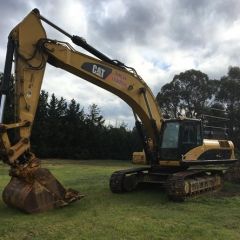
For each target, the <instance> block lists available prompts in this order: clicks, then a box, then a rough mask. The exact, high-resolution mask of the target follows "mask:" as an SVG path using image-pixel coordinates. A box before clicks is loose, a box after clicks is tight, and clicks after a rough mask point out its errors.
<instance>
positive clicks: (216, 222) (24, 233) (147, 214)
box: [0, 160, 240, 240]
mask: <svg viewBox="0 0 240 240" xmlns="http://www.w3.org/2000/svg"><path fill="white" fill-rule="evenodd" d="M43 166H45V167H47V168H49V169H50V170H51V171H52V173H53V174H54V175H55V176H56V177H57V178H58V179H59V180H60V181H61V182H62V183H63V184H64V186H66V187H72V188H75V189H76V190H79V191H81V192H82V193H84V194H85V195H86V197H85V198H83V199H82V200H81V201H79V202H76V203H73V204H71V205H70V206H68V207H65V208H62V209H55V210H52V211H49V212H45V213H41V214H35V215H28V214H24V213H22V212H20V211H18V210H16V209H11V208H8V207H6V205H5V204H4V203H3V201H2V200H0V239H11V240H14V239H18V240H19V239H24V240H28V239H44V240H45V239H46V240H47V239H81V240H82V239H104V240H105V239H168V240H172V239H178V240H181V239H183V240H188V239H189V240H195V239H211V240H212V239H222V240H226V239H228V240H230V239H233V240H236V239H240V224H239V223H240V195H239V194H238V192H239V193H240V187H239V186H238V185H233V184H230V183H228V184H227V185H226V186H225V188H224V192H223V194H216V195H208V196H204V197H201V198H197V199H193V200H188V201H186V202H183V203H173V202H169V201H168V199H167V197H166V194H165V193H164V192H163V191H161V190H160V189H158V188H153V187H151V188H149V189H139V190H137V191H136V192H132V193H127V194H120V195H118V194H112V193H111V192H110V191H109V187H108V181H109V176H110V175H111V173H112V172H113V171H115V170H119V169H122V168H128V167H130V166H131V165H130V164H129V163H126V162H121V161H75V162H74V161H56V160H54V161H44V164H43ZM7 169H8V168H7V166H4V165H1V164H0V192H2V190H3V188H4V186H5V185H6V184H7V182H8V180H9V177H8V175H7Z"/></svg>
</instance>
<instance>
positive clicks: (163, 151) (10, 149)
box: [0, 9, 237, 213]
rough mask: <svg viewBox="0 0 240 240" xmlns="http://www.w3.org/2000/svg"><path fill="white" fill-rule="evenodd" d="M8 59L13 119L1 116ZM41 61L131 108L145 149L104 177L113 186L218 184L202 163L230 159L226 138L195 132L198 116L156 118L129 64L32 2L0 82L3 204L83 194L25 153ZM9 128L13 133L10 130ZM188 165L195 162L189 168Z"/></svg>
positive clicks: (188, 192) (50, 203) (42, 207)
mask: <svg viewBox="0 0 240 240" xmlns="http://www.w3.org/2000/svg"><path fill="white" fill-rule="evenodd" d="M42 22H45V23H47V24H49V25H50V26H52V27H53V28H55V29H56V30H58V31H60V32H61V33H63V34H64V35H66V36H67V37H69V38H70V39H71V40H72V42H73V43H75V44H76V45H78V46H80V47H82V48H84V49H85V50H87V51H88V52H89V53H91V54H93V55H94V56H95V57H90V56H88V55H85V54H83V53H80V52H78V51H76V50H75V49H74V48H73V47H72V46H71V45H70V44H69V43H67V42H62V41H58V40H51V39H49V38H47V36H46V33H45V30H44V28H43V25H42ZM13 61H14V63H15V64H14V65H15V78H14V90H15V93H14V98H15V99H14V101H15V104H14V106H15V113H14V119H15V120H14V122H12V123H3V122H4V106H5V102H6V97H7V95H8V91H9V82H10V78H11V72H12V63H13ZM47 63H49V64H51V65H53V66H55V67H57V68H62V69H63V70H65V71H68V72H70V73H72V74H74V75H76V76H78V77H80V78H82V79H85V80H87V81H88V82H91V83H93V84H95V85H97V86H99V87H101V88H103V89H106V90H107V91H110V92H111V93H113V94H115V95H117V96H119V97H120V98H121V99H123V100H124V101H125V102H126V103H127V104H128V105H129V106H130V107H131V108H132V109H133V114H134V117H135V120H136V128H137V130H138V131H139V134H140V137H141V140H142V143H143V147H144V152H145V155H146V158H144V160H142V161H140V163H142V164H145V166H140V167H137V168H131V169H125V170H120V171H117V172H114V173H113V174H112V176H111V178H110V189H111V191H112V192H113V193H122V192H126V191H132V190H134V189H135V188H136V186H137V185H138V184H139V183H142V182H145V183H146V182H149V183H157V184H163V185H164V186H165V187H166V190H167V193H168V195H169V197H170V198H172V199H176V200H184V199H185V198H188V197H191V196H196V195H199V194H201V193H205V192H208V191H213V190H216V189H218V188H220V187H221V185H222V171H220V170H216V169H214V168H210V167H203V165H206V166H208V165H214V166H216V165H217V164H232V163H234V162H236V161H237V160H236V158H235V156H234V146H233V143H232V142H231V141H228V140H225V139H218V140H212V139H204V138H203V126H202V121H201V120H199V119H189V118H183V117H179V118H178V119H168V120H167V119H164V118H163V117H162V115H161V112H160V110H159V107H158V104H157V102H156V99H155V97H154V95H153V94H152V92H151V90H150V88H149V87H148V86H147V84H146V83H145V82H144V81H143V80H142V78H141V77H140V76H139V75H138V74H137V72H136V71H135V69H133V68H131V67H128V66H126V65H125V64H123V63H122V62H120V61H117V60H112V59H110V58H109V57H107V56H106V55H104V54H103V53H101V52H100V51H98V50H96V49H95V48H93V47H92V46H90V45H89V44H88V43H87V42H86V41H85V40H84V39H83V38H81V37H79V36H75V35H71V34H69V33H67V32H66V31H64V30H63V29H61V28H60V27H58V26H56V25H55V24H54V23H52V22H50V21H49V20H48V19H46V18H45V17H43V16H42V15H41V14H40V12H39V10H38V9H34V10H33V11H31V12H30V13H29V14H28V15H27V16H26V17H25V18H24V19H23V20H22V22H20V23H19V24H18V25H17V26H16V27H15V28H14V29H13V30H12V31H11V32H10V34H9V38H8V47H7V54H6V62H5V68H4V77H3V81H2V84H1V92H0V93H1V105H0V121H1V124H0V157H1V160H2V161H3V162H4V163H6V164H8V165H10V176H11V180H10V182H9V183H8V185H7V186H6V187H5V189H4V190H3V200H4V202H5V203H6V204H7V205H9V206H11V207H15V208H18V209H20V210H23V211H25V212H28V213H35V212H42V211H46V210H49V209H52V208H54V207H60V206H65V205H68V204H69V203H71V202H74V201H76V200H79V199H80V198H82V197H83V195H82V194H81V193H79V192H78V191H75V190H73V189H65V188H64V187H63V186H62V185H61V184H60V182H59V181H58V180H57V179H56V178H55V177H54V176H53V175H52V174H51V173H50V171H49V170H47V169H44V168H42V167H41V165H40V161H39V159H38V158H36V157H35V155H34V154H33V153H32V152H31V145H30V137H31V129H32V126H33V123H34V117H35V113H36V109H37V105H38V100H39V95H40V90H41V85H42V80H43V75H44V71H45V67H46V64H47ZM12 132H14V134H10V133H12ZM138 162H139V161H138ZM194 165H195V166H200V168H195V169H191V168H189V167H191V166H194ZM229 166H230V165H229Z"/></svg>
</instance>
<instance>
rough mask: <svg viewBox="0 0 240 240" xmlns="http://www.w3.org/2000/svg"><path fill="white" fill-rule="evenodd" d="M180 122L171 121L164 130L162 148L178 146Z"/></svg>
mask: <svg viewBox="0 0 240 240" xmlns="http://www.w3.org/2000/svg"><path fill="white" fill-rule="evenodd" d="M179 129H180V124H179V122H169V123H167V124H166V127H165V129H164V132H163V138H162V145H161V148H178V139H179Z"/></svg>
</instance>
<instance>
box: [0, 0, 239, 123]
mask: <svg viewBox="0 0 240 240" xmlns="http://www.w3.org/2000/svg"><path fill="white" fill-rule="evenodd" d="M35 7H37V8H39V10H40V12H41V14H42V15H43V16H45V17H46V18H48V19H49V20H51V21H52V22H54V23H56V24H57V25H59V26H60V27H61V28H63V29H64V30H65V31H67V32H69V33H70V34H74V35H80V36H82V37H84V38H86V39H87V41H88V43H90V44H91V45H93V46H94V47H95V48H97V49H98V50H100V51H102V52H103V53H105V54H106V55H108V56H110V57H111V58H113V59H118V60H120V61H122V62H124V63H125V64H126V65H128V66H131V67H134V68H135V69H136V70H137V72H138V73H139V74H140V75H141V76H142V78H143V79H144V80H145V81H146V82H147V84H148V85H149V86H150V88H151V89H152V91H153V93H154V94H155V95H156V94H157V92H158V91H159V90H160V88H161V86H162V85H164V84H165V83H167V82H170V81H171V80H172V78H173V76H174V75H175V74H179V73H180V72H183V71H185V70H188V69H192V68H195V69H198V70H200V71H203V72H205V73H206V74H208V75H209V77H210V78H220V77H221V76H223V75H225V74H226V72H227V69H228V66H229V65H232V66H235V65H239V62H240V57H239V54H238V53H239V49H240V28H239V25H240V16H239V12H240V1H238V0H229V1H225V0H212V1H209V0H202V1H192V0H181V1H177V0H162V1H155V0H148V1H147V2H146V1H144V0H137V1H128V0H102V1H97V0H88V1H78V0H69V1H68V2H67V3H66V1H64V0H56V1H47V0H42V1H38V0H32V1H24V0H19V1H14V0H8V1H3V2H2V3H1V8H0V14H1V19H2V20H1V22H0V29H1V38H0V56H1V58H0V59H1V60H0V70H3V67H4V58H5V49H6V45H7V35H8V33H9V32H10V30H11V29H12V28H13V27H14V26H15V25H16V24H17V23H18V22H19V21H21V19H22V18H23V17H24V16H26V15H27V14H28V12H30V11H31V9H32V8H35ZM44 27H45V28H46V30H47V33H48V37H49V38H52V39H58V40H63V41H69V39H67V37H65V36H63V35H62V34H60V33H58V32H57V31H56V30H54V29H52V28H50V27H49V26H47V25H46V24H44ZM72 45H73V44H72ZM73 46H74V45H73ZM74 48H76V49H77V50H79V51H82V49H81V48H79V47H76V46H74ZM83 52H85V51H83ZM43 88H44V89H46V90H47V91H49V92H50V93H51V92H54V93H55V94H56V95H57V96H63V97H64V98H66V99H67V100H70V99H72V98H75V99H76V100H78V101H79V102H80V104H81V105H82V106H83V107H84V108H87V106H88V105H89V104H92V103H96V104H98V106H99V107H100V108H101V110H102V112H103V114H104V117H105V118H106V119H107V121H106V122H108V121H109V122H110V123H113V125H114V123H115V122H119V121H120V120H121V121H122V120H124V121H126V122H128V123H129V125H131V126H132V125H133V122H134V120H133V117H132V112H131V109H130V108H129V107H128V106H127V105H126V104H125V103H124V102H123V101H122V100H120V99H119V98H117V97H116V96H114V95H113V94H111V93H109V92H107V91H105V90H102V89H100V88H99V87H96V86H94V85H92V84H90V83H88V82H86V81H83V80H81V79H79V78H78V77H76V76H74V75H72V74H69V73H66V72H64V71H63V70H61V69H56V68H54V67H51V66H49V67H48V68H47V71H46V75H45V80H44V83H43Z"/></svg>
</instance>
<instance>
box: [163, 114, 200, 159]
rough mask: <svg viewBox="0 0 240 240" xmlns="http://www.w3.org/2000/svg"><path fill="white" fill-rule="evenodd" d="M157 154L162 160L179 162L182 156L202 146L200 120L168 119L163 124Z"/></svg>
mask: <svg viewBox="0 0 240 240" xmlns="http://www.w3.org/2000/svg"><path fill="white" fill-rule="evenodd" d="M160 136H161V137H160V145H159V153H160V159H162V160H180V159H181V158H182V155H184V154H186V153H187V152H188V151H190V150H191V149H193V148H195V147H198V146H200V145H202V144H203V134H202V122H201V120H200V119H188V118H186V119H169V120H166V121H165V122H164V123H163V127H162V132H161V135H160Z"/></svg>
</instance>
